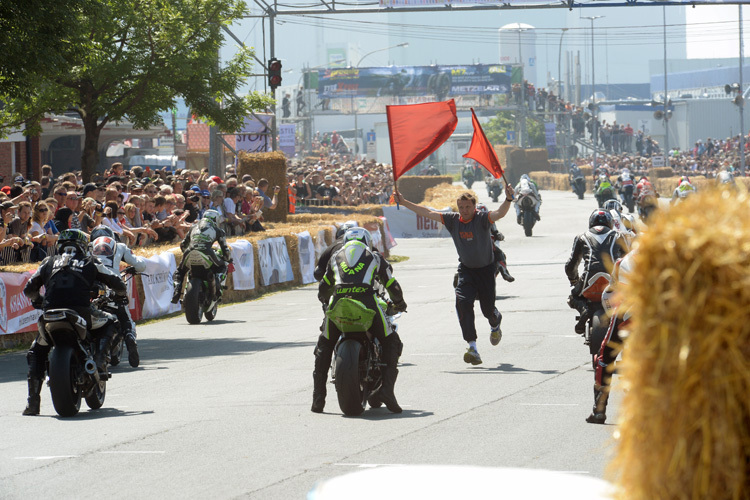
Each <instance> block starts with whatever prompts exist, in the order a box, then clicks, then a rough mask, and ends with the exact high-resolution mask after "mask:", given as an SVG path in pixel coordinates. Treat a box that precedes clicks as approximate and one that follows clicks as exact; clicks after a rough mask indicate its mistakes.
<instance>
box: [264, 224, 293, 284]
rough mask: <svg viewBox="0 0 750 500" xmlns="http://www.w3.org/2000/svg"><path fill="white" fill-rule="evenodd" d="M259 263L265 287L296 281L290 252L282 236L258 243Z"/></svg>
mask: <svg viewBox="0 0 750 500" xmlns="http://www.w3.org/2000/svg"><path fill="white" fill-rule="evenodd" d="M258 263H259V264H260V278H261V284H262V285H263V286H268V285H273V284H276V283H283V282H285V281H292V280H294V271H292V263H291V261H290V260H289V251H288V250H287V248H286V240H285V239H284V238H283V237H282V236H279V237H278V238H268V239H265V240H260V241H259V242H258Z"/></svg>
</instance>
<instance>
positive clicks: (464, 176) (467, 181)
mask: <svg viewBox="0 0 750 500" xmlns="http://www.w3.org/2000/svg"><path fill="white" fill-rule="evenodd" d="M461 180H462V181H463V183H464V186H466V189H471V185H472V184H474V169H472V168H471V167H466V168H464V169H463V170H462V171H461Z"/></svg>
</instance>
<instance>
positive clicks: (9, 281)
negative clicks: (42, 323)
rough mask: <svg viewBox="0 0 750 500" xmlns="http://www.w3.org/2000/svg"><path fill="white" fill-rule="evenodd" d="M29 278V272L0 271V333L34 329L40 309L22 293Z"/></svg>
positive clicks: (40, 312)
mask: <svg viewBox="0 0 750 500" xmlns="http://www.w3.org/2000/svg"><path fill="white" fill-rule="evenodd" d="M29 279H31V273H30V272H23V273H0V335H3V334H6V333H17V332H31V331H34V330H36V320H37V319H39V316H40V315H41V314H42V311H41V309H34V306H32V305H31V301H30V300H29V298H28V297H27V296H26V294H24V293H23V288H24V287H25V286H26V283H27V282H28V281H29ZM42 290H44V289H42Z"/></svg>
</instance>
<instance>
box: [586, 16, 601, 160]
mask: <svg viewBox="0 0 750 500" xmlns="http://www.w3.org/2000/svg"><path fill="white" fill-rule="evenodd" d="M602 17H604V16H589V17H582V18H581V19H588V20H589V21H591V101H592V103H593V109H592V110H591V112H592V114H593V117H594V129H593V130H594V133H593V137H592V139H593V140H592V142H593V143H594V161H593V164H592V165H591V167H592V169H593V171H594V172H596V148H597V142H598V139H599V130H598V128H599V107H598V106H597V104H596V76H595V75H596V65H595V64H594V61H595V59H594V21H596V20H597V19H599V18H602Z"/></svg>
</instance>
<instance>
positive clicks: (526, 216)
mask: <svg viewBox="0 0 750 500" xmlns="http://www.w3.org/2000/svg"><path fill="white" fill-rule="evenodd" d="M535 222H536V217H535V216H534V209H533V208H529V209H526V210H524V212H523V232H524V234H526V236H531V235H532V233H533V228H534V223H535Z"/></svg>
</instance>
